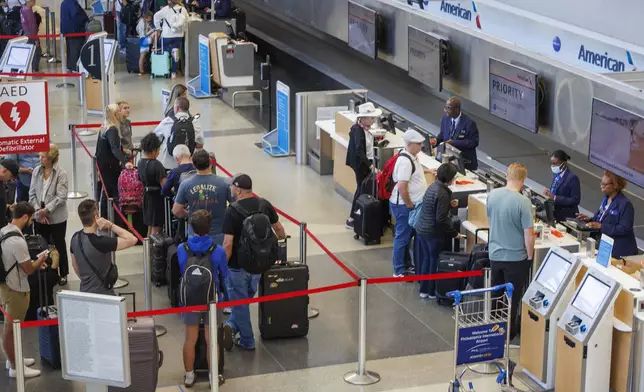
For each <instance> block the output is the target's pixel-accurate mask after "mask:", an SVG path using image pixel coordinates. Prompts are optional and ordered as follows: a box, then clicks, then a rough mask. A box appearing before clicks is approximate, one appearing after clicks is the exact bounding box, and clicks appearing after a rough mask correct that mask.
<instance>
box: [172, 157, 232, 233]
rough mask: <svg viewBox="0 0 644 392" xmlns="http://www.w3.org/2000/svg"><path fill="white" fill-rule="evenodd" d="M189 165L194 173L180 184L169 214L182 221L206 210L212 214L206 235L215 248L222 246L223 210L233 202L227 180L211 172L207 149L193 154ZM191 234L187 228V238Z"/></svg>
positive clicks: (224, 214)
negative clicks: (193, 168) (196, 212)
mask: <svg viewBox="0 0 644 392" xmlns="http://www.w3.org/2000/svg"><path fill="white" fill-rule="evenodd" d="M192 163H193V164H194V166H195V169H196V170H197V174H196V175H194V176H192V177H190V178H188V179H185V180H183V181H181V185H179V190H178V191H177V196H176V198H175V199H174V206H173V207H172V213H173V214H174V215H176V216H177V217H179V218H183V217H186V216H188V214H189V213H190V214H192V213H194V212H195V211H198V210H207V211H209V212H210V214H211V215H212V223H211V226H210V234H209V235H210V237H211V238H212V239H213V240H214V241H215V243H216V244H217V245H222V244H223V241H224V235H223V234H222V232H221V230H222V227H223V224H224V217H225V216H226V208H227V207H228V203H231V202H232V201H233V199H232V195H231V193H230V182H229V181H228V180H227V179H226V178H224V177H220V176H218V175H216V174H213V173H212V171H211V167H210V155H208V152H207V151H206V150H198V151H196V152H195V153H194V154H193V156H192ZM193 235H194V233H193V231H192V226H190V230H189V233H188V237H191V236H193Z"/></svg>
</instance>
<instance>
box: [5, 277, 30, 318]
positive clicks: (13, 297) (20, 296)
mask: <svg viewBox="0 0 644 392" xmlns="http://www.w3.org/2000/svg"><path fill="white" fill-rule="evenodd" d="M0 305H2V307H3V308H4V310H5V312H7V314H8V315H9V316H10V317H11V318H12V319H14V320H20V321H24V320H25V315H26V314H27V309H28V308H29V292H26V293H23V292H20V291H13V290H11V289H10V288H9V287H8V286H7V285H6V284H0Z"/></svg>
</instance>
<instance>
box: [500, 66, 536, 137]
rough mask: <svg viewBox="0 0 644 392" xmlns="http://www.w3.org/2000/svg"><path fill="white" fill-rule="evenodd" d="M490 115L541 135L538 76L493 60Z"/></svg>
mask: <svg viewBox="0 0 644 392" xmlns="http://www.w3.org/2000/svg"><path fill="white" fill-rule="evenodd" d="M489 87H490V102H489V106H490V113H491V114H493V115H495V116H497V117H500V118H502V119H504V120H506V121H509V122H511V123H513V124H515V125H518V126H520V127H522V128H525V129H527V130H529V131H532V132H537V130H538V124H537V111H538V105H537V74H536V73H534V72H532V71H529V70H527V69H524V68H521V67H517V66H515V65H512V64H509V63H506V62H503V61H500V60H497V59H494V58H492V57H490V86H489Z"/></svg>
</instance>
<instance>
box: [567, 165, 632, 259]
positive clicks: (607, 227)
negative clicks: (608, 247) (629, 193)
mask: <svg viewBox="0 0 644 392" xmlns="http://www.w3.org/2000/svg"><path fill="white" fill-rule="evenodd" d="M600 186H601V190H602V193H603V194H604V201H602V204H601V205H600V206H599V210H597V213H596V214H595V215H594V216H593V217H592V218H590V217H587V216H586V215H582V214H577V218H579V219H582V220H584V221H586V222H589V223H588V226H589V227H592V228H594V229H601V232H602V234H606V235H607V236H609V237H611V238H612V239H613V240H615V243H614V245H613V254H612V256H613V257H614V258H616V259H619V258H622V257H624V256H631V255H635V254H637V242H636V240H635V232H634V230H633V225H634V222H635V209H634V208H633V203H631V201H630V200H628V198H627V197H626V195H624V193H623V191H624V188H626V180H625V179H623V178H621V177H619V176H617V175H616V174H614V173H611V172H609V171H607V172H604V176H603V177H602V181H601V184H600Z"/></svg>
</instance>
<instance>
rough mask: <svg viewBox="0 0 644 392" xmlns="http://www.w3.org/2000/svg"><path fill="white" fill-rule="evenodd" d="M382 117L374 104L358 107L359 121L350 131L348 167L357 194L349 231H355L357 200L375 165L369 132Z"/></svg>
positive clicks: (348, 224)
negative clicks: (354, 179)
mask: <svg viewBox="0 0 644 392" xmlns="http://www.w3.org/2000/svg"><path fill="white" fill-rule="evenodd" d="M381 115H382V110H380V109H376V108H375V106H374V105H373V103H371V102H367V103H365V104H362V105H360V106H358V121H357V122H356V123H355V124H354V125H353V126H352V127H351V130H350V131H349V146H348V147H347V160H346V165H347V166H349V167H350V168H352V169H353V172H354V173H355V174H356V192H355V194H354V195H353V202H352V203H351V213H350V214H349V219H347V221H346V223H345V224H344V225H345V227H346V228H347V229H351V230H352V229H353V218H354V216H353V213H354V211H355V208H356V200H358V196H360V190H361V189H360V188H361V186H362V182H363V181H364V180H365V178H367V177H368V176H369V173H370V172H371V168H372V165H373V153H374V150H373V135H372V134H371V132H370V131H369V130H370V129H371V126H372V125H373V123H374V122H375V120H376V118H378V117H380V116H381Z"/></svg>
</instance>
